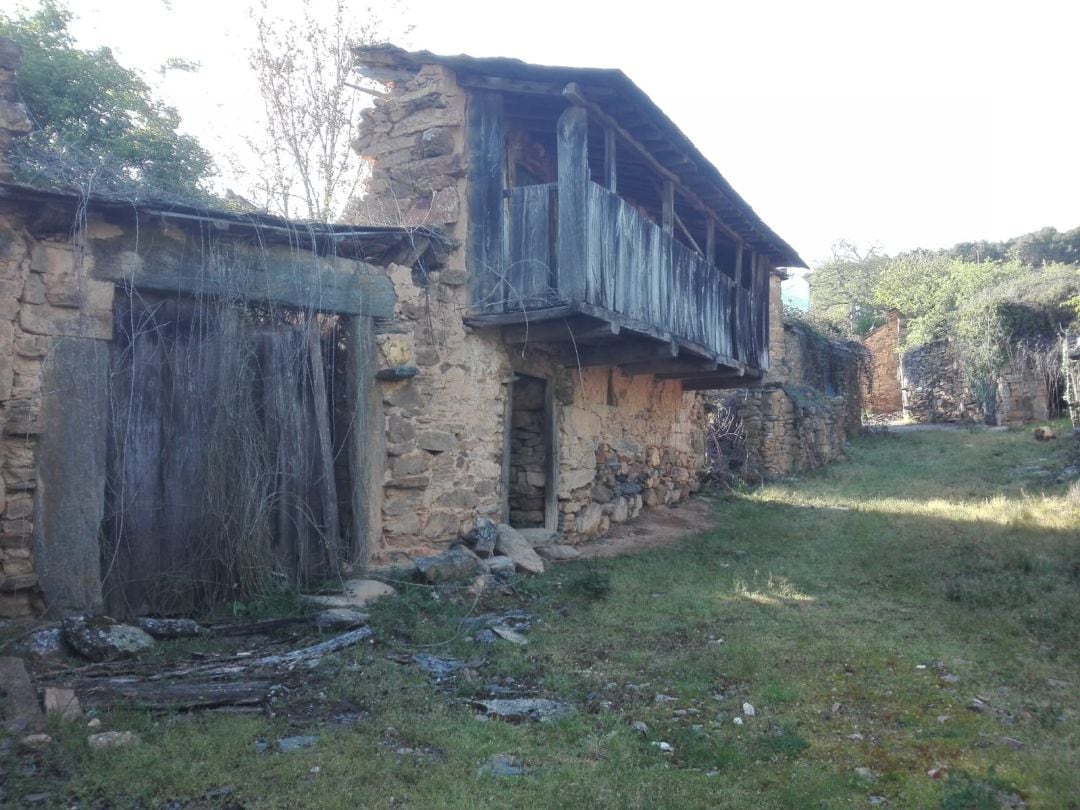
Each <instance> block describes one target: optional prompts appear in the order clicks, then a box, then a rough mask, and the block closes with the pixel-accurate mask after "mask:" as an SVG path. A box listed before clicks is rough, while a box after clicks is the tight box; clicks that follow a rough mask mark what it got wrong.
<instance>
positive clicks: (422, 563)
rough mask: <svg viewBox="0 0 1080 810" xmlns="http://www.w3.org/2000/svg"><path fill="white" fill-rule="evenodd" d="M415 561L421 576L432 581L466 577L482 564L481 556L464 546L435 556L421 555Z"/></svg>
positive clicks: (447, 580)
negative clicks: (478, 556)
mask: <svg viewBox="0 0 1080 810" xmlns="http://www.w3.org/2000/svg"><path fill="white" fill-rule="evenodd" d="M414 562H415V563H416V570H417V573H418V574H419V575H420V577H421V578H422V579H423V580H424V581H425V582H430V583H436V582H453V581H455V580H459V579H465V578H466V577H468V576H469V575H470V574H472V573H473V572H474V571H476V569H477V568H478V567H479V565H480V560H479V558H477V556H476V555H475V554H473V553H472V552H471V551H469V550H468V549H467V548H465V547H464V546H456V547H455V548H452V549H450V550H449V551H447V552H446V553H445V554H437V555H435V556H433V557H419V558H417V559H416V560H414Z"/></svg>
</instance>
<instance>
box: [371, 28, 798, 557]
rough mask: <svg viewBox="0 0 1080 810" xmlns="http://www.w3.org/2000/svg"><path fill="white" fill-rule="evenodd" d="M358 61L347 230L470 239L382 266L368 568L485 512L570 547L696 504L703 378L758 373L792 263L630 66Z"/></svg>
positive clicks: (437, 539) (742, 378)
mask: <svg viewBox="0 0 1080 810" xmlns="http://www.w3.org/2000/svg"><path fill="white" fill-rule="evenodd" d="M356 55H357V63H358V66H359V70H360V72H361V73H362V74H364V75H365V76H367V77H368V78H369V79H371V80H373V81H374V82H377V83H378V84H379V85H380V86H381V87H382V89H383V91H384V92H383V95H382V97H381V98H379V99H378V100H377V101H376V102H375V104H374V106H373V107H372V109H371V110H370V111H369V112H368V113H367V114H366V116H365V126H364V132H363V134H362V136H361V137H360V138H359V139H358V140H357V142H356V143H355V147H356V148H357V149H358V150H359V152H360V153H361V154H362V155H363V156H364V157H365V158H367V159H368V160H369V161H370V164H371V179H370V183H369V188H368V193H367V195H366V197H365V198H364V199H363V200H362V201H360V202H358V203H357V204H356V206H355V207H354V210H353V211H352V214H351V215H352V217H353V219H354V221H357V222H366V223H380V222H387V223H402V224H405V225H414V224H423V225H425V226H430V227H435V228H439V229H440V230H442V231H443V232H445V233H446V234H447V235H448V236H449V237H450V238H451V239H453V240H454V242H455V243H456V244H457V247H456V248H455V249H451V250H450V251H448V253H447V254H446V255H445V256H443V257H442V259H441V262H440V263H439V264H438V265H436V266H432V267H428V268H426V270H425V271H424V272H419V273H418V272H410V271H408V270H405V269H398V270H394V271H392V272H391V280H392V281H393V283H394V288H395V291H396V294H397V296H396V297H397V305H396V310H395V319H394V321H393V322H392V323H390V324H386V325H385V327H384V331H383V333H382V334H380V335H379V337H378V338H377V342H378V345H379V350H380V352H381V353H382V355H381V356H382V362H383V363H384V364H385V365H386V366H387V367H388V368H399V369H401V372H400V379H395V380H388V381H386V382H382V383H380V386H381V394H382V395H381V403H382V407H383V411H384V418H385V420H386V447H385V451H386V461H385V472H384V475H383V489H382V493H381V496H382V502H381V510H382V514H383V520H384V522H383V533H384V535H383V545H382V547H381V550H380V552H379V554H378V555H377V559H378V560H385V561H393V560H395V559H397V558H399V557H402V556H405V555H410V556H411V555H417V554H425V553H430V552H431V551H433V550H437V549H439V548H440V547H443V546H445V544H446V543H447V542H448V541H450V540H452V539H453V538H454V537H455V536H457V535H458V534H459V533H461V532H464V531H467V530H468V529H469V528H470V527H471V526H472V523H473V521H474V520H475V519H476V517H477V516H480V515H484V516H488V517H491V518H493V519H496V520H508V521H509V522H510V523H511V524H512V525H515V526H519V527H536V526H541V527H545V528H547V529H549V530H558V531H561V532H562V533H563V534H564V535H565V536H566V538H567V541H568V542H570V543H575V542H578V541H579V540H580V539H582V538H586V537H589V536H593V535H596V534H598V533H602V532H604V531H605V530H606V529H607V528H608V527H609V526H610V524H612V523H615V522H620V521H623V520H627V519H629V518H631V517H633V516H635V515H636V514H637V513H638V512H639V511H640V510H641V509H643V508H649V507H662V506H664V505H667V504H672V503H676V502H678V501H680V500H683V499H684V498H686V497H687V496H688V495H689V494H690V493H691V492H693V491H694V490H695V489H696V488H697V486H698V476H699V472H700V470H701V467H702V463H703V457H704V453H703V443H702V442H703V438H702V428H703V406H702V397H701V394H700V393H699V392H700V391H702V390H707V389H715V388H723V387H732V386H734V385H740V386H745V385H747V384H755V383H756V382H759V381H760V380H761V378H762V376H763V375H764V374H765V373H766V371H767V370H768V368H769V357H768V342H769V334H770V329H771V328H772V327H771V324H770V321H769V318H770V315H769V307H768V299H769V288H770V279H772V278H774V277H775V275H776V273H777V268H779V267H781V266H800V267H801V266H805V265H804V263H803V262H802V260H801V259H800V258H799V257H798V255H797V254H796V253H795V252H794V251H793V250H792V249H791V248H790V247H789V246H788V245H787V244H786V243H785V242H783V240H781V239H780V238H779V237H778V236H776V235H775V234H774V233H773V232H772V231H771V230H770V229H769V228H768V227H767V226H766V225H765V224H764V223H763V222H762V221H761V220H760V219H759V218H758V217H757V216H756V215H755V214H754V212H753V211H752V210H751V209H750V207H749V206H748V205H747V204H746V203H745V201H743V200H742V198H740V197H739V196H738V194H736V193H735V191H734V190H733V189H732V188H731V187H730V185H728V184H727V182H726V181H725V180H724V179H723V177H722V176H721V175H720V174H719V172H718V171H717V170H716V169H715V168H714V167H713V166H712V165H711V164H710V163H709V162H708V161H707V160H705V158H704V157H703V156H702V155H701V154H700V153H699V152H698V151H697V150H696V149H695V147H694V146H693V145H692V144H691V143H690V142H689V141H688V140H687V139H686V138H685V136H683V135H682V134H681V133H680V132H679V131H678V129H677V128H676V127H675V125H674V124H672V122H671V121H670V120H669V119H668V118H667V117H666V116H664V114H663V113H662V112H661V111H660V110H659V109H657V108H656V107H655V105H653V103H652V102H651V101H650V100H649V99H648V98H647V97H646V96H645V95H644V94H643V93H642V92H641V91H640V90H639V89H638V88H637V87H636V86H635V85H634V84H633V83H632V82H630V81H629V80H628V79H627V78H626V76H625V75H623V74H622V73H621V72H620V71H615V70H587V69H567V68H552V67H540V66H535V65H527V64H524V63H521V62H518V61H515V60H508V59H472V58H469V57H442V56H436V55H433V54H430V53H409V52H405V51H402V50H400V49H397V48H393V47H374V48H363V49H359V50H357V52H356ZM777 283H779V282H778V279H777ZM408 375H414V376H408Z"/></svg>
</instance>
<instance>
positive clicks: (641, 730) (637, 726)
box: [630, 720, 649, 737]
mask: <svg viewBox="0 0 1080 810" xmlns="http://www.w3.org/2000/svg"><path fill="white" fill-rule="evenodd" d="M630 728H632V729H633V730H634V731H636V732H637V733H638V734H640V735H641V736H642V737H648V736H649V727H648V726H647V725H646V724H645V723H644V722H642V721H641V720H635V721H634V723H633V724H632V725H631V726H630Z"/></svg>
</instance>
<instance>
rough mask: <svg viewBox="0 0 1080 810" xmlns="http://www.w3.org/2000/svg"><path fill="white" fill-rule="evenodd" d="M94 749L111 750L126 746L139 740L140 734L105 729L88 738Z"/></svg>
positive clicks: (91, 747)
mask: <svg viewBox="0 0 1080 810" xmlns="http://www.w3.org/2000/svg"><path fill="white" fill-rule="evenodd" d="M86 741H87V743H89V744H90V749H91V750H92V751H109V750H112V749H114V748H126V747H127V746H129V745H135V744H136V743H137V742H139V735H137V734H134V733H132V732H130V731H103V732H101V733H100V734H91V735H90V736H89V737H87V738H86Z"/></svg>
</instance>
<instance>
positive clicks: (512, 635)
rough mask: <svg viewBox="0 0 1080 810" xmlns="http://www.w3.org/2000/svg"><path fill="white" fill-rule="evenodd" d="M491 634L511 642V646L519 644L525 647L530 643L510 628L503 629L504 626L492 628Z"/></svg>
mask: <svg viewBox="0 0 1080 810" xmlns="http://www.w3.org/2000/svg"><path fill="white" fill-rule="evenodd" d="M491 632H492V633H494V634H495V635H497V636H498V637H499V638H501V639H503V640H504V641H509V642H510V643H511V644H519V645H521V646H524V645H526V644H528V643H529V640H528V639H527V638H525V636H523V635H521V633H517V632H515V631H513V630H511V629H510V628H509V627H503V626H502V625H496V626H495V627H492V628H491Z"/></svg>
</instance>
